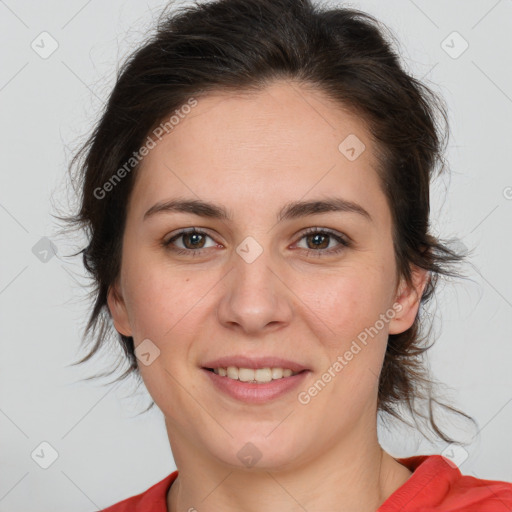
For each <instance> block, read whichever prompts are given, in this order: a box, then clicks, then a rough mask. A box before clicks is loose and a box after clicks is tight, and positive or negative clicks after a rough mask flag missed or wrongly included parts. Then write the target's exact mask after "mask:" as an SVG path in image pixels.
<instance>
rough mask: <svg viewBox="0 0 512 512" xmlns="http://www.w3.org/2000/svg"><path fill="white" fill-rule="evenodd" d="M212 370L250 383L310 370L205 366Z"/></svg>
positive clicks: (273, 379) (232, 378)
mask: <svg viewBox="0 0 512 512" xmlns="http://www.w3.org/2000/svg"><path fill="white" fill-rule="evenodd" d="M204 369H205V370H208V371H210V372H213V373H215V374H216V375H219V376H220V377H225V378H227V379H231V380H236V381H240V382H247V383H249V384H265V383H268V382H272V381H275V380H281V379H286V378H288V377H293V376H295V375H298V374H300V373H304V372H306V371H308V370H301V371H299V372H294V371H292V370H290V369H288V368H277V367H276V368H268V367H267V368H257V369H252V368H237V367H235V366H228V367H227V368H222V367H220V368H204Z"/></svg>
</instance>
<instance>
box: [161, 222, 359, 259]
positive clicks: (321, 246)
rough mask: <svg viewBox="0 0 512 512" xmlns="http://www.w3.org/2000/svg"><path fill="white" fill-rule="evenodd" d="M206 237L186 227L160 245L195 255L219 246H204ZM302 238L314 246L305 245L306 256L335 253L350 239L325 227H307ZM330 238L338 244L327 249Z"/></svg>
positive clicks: (196, 230)
mask: <svg viewBox="0 0 512 512" xmlns="http://www.w3.org/2000/svg"><path fill="white" fill-rule="evenodd" d="M206 238H210V239H211V240H212V241H213V238H212V237H211V236H210V235H208V233H206V232H204V231H202V230H200V229H197V228H188V229H183V230H181V231H179V232H178V233H176V234H175V235H174V236H173V237H171V238H169V239H168V240H167V241H164V242H163V243H162V245H163V246H164V247H165V248H167V249H169V250H172V251H173V252H175V253H176V254H186V255H192V256H195V255H200V254H202V253H203V251H205V250H206V249H209V248H211V247H216V246H217V247H218V246H219V244H217V243H216V242H214V243H213V245H210V247H206V246H205V240H206ZM180 239H181V243H182V247H180V246H176V245H175V242H176V241H177V240H180ZM303 239H305V240H306V244H310V246H311V247H314V249H310V248H307V247H306V249H305V251H306V253H307V255H308V256H322V255H325V254H327V255H331V254H337V253H339V252H341V251H343V250H344V249H346V248H347V247H350V246H351V243H350V241H349V240H348V239H347V238H346V237H344V236H343V235H341V234H340V233H337V232H334V231H332V230H330V229H326V228H309V229H308V230H306V231H305V232H304V233H303V234H302V236H301V238H300V240H303ZM332 240H334V241H336V242H337V243H338V246H337V247H336V246H335V247H334V248H330V249H329V248H328V246H329V245H330V242H331V241H332Z"/></svg>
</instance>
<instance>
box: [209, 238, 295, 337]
mask: <svg viewBox="0 0 512 512" xmlns="http://www.w3.org/2000/svg"><path fill="white" fill-rule="evenodd" d="M241 245H242V244H241ZM246 247H247V246H246ZM243 248H244V247H243V246H242V247H241V248H240V251H239V252H237V253H234V254H233V258H232V262H231V263H232V267H231V271H229V272H228V275H227V276H226V277H225V279H223V285H224V287H225V288H224V292H223V294H222V296H221V299H220V303H219V306H218V310H217V315H218V319H219V321H220V322H221V323H222V324H223V326H224V327H226V328H229V329H236V330H238V331H240V333H243V334H245V335H251V336H255V335H258V334H263V333H265V332H270V331H275V330H277V329H280V328H283V327H284V326H286V325H289V323H290V322H291V319H292V317H293V303H292V297H293V291H292V289H291V287H290V283H287V282H286V276H285V275H284V274H285V272H284V271H283V270H282V269H281V272H280V271H279V266H278V265H277V264H276V263H275V261H274V262H273V261H272V256H271V254H270V251H267V250H263V251H262V252H261V253H260V254H259V255H258V256H257V257H256V258H255V259H252V257H246V254H247V253H244V252H243ZM251 250H254V247H250V246H249V251H251ZM252 256H254V254H253V255H252ZM280 274H281V275H280Z"/></svg>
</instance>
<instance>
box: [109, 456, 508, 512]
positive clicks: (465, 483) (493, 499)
mask: <svg viewBox="0 0 512 512" xmlns="http://www.w3.org/2000/svg"><path fill="white" fill-rule="evenodd" d="M396 460H397V461H398V462H400V464H403V465H404V466H406V467H407V468H409V469H410V470H411V471H412V472H413V473H412V475H411V476H410V477H409V479H408V480H407V481H406V482H405V483H404V484H403V485H401V486H400V487H399V488H398V489H397V490H396V491H395V492H394V493H393V494H391V496H390V497H389V498H388V499H387V500H386V501H385V502H384V503H383V504H382V505H381V506H380V507H379V508H378V510H377V511H376V512H512V483H508V482H501V481H497V480H483V479H480V478H475V477H473V476H468V475H462V474H461V472H460V470H459V469H458V468H457V467H456V466H454V465H453V463H452V462H451V461H449V460H448V459H445V458H444V457H443V456H441V455H417V456H414V457H409V458H405V459H396ZM177 476H178V471H177V470H176V471H174V472H173V473H171V474H170V475H168V476H166V477H165V478H164V479H163V480H161V481H160V482H158V483H157V484H155V485H153V486H152V487H150V488H149V489H147V490H146V491H144V492H143V493H141V494H138V495H137V496H132V497H131V498H128V499H126V500H123V501H120V502H119V503H116V504H115V505H112V506H110V507H108V508H106V509H104V510H103V512H168V511H167V502H166V499H167V492H168V490H169V488H170V486H171V484H172V482H174V480H175V479H176V477H177Z"/></svg>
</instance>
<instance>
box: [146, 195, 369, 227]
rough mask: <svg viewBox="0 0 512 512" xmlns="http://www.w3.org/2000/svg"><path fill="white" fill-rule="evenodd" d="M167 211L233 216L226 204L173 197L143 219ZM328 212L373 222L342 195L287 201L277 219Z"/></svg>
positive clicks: (230, 218)
mask: <svg viewBox="0 0 512 512" xmlns="http://www.w3.org/2000/svg"><path fill="white" fill-rule="evenodd" d="M167 212H181V213H192V214H194V215H197V216H199V217H208V218H212V219H219V220H226V221H231V220H232V216H231V215H230V213H229V211H228V210H227V209H226V208H225V207H224V206H222V205H220V204H215V203H210V202H206V201H202V200H199V199H171V200H169V201H165V202H159V203H156V204H155V205H153V206H152V207H151V208H150V209H149V210H148V211H147V212H146V213H145V214H144V217H143V220H146V219H148V218H149V217H152V216H153V215H156V214H158V213H167ZM327 212H348V213H356V214H358V215H361V216H362V217H364V218H365V219H366V220H368V221H370V222H373V219H372V217H371V215H370V214H369V213H368V211H366V210H365V209H364V208H363V207H362V206H361V205H359V204H357V203H354V202H352V201H348V200H346V199H342V198H340V197H328V198H325V199H316V200H315V199H314V200H310V201H293V202H290V203H287V204H285V205H284V206H283V208H281V210H280V211H279V213H278V215H277V221H278V222H282V221H284V220H292V219H298V218H301V217H306V216H309V215H319V214H322V213H327Z"/></svg>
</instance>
